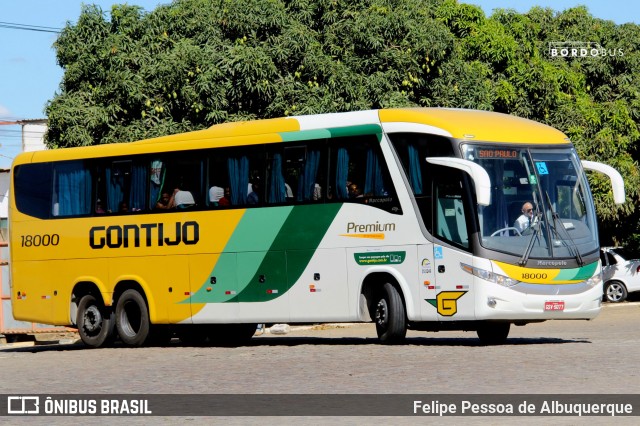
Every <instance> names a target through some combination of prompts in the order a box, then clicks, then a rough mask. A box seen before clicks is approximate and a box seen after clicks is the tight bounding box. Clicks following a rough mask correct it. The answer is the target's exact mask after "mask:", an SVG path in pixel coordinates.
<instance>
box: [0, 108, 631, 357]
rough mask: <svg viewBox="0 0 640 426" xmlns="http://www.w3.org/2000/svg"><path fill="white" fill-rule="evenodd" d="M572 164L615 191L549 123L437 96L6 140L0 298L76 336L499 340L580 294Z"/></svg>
mask: <svg viewBox="0 0 640 426" xmlns="http://www.w3.org/2000/svg"><path fill="white" fill-rule="evenodd" d="M584 169H592V170H596V171H599V172H603V173H605V174H607V175H608V176H610V177H611V181H612V189H613V195H614V199H615V201H616V202H617V203H622V202H623V201H624V187H623V183H622V178H621V177H620V175H619V174H618V173H617V172H616V171H615V170H613V169H612V168H611V167H609V166H606V165H603V164H599V163H594V162H585V161H582V162H581V161H580V160H579V158H578V155H577V153H576V151H575V149H574V147H573V146H572V144H571V142H570V141H569V140H568V139H567V137H566V136H565V135H564V134H563V133H562V132H560V131H558V130H556V129H553V128H551V127H549V126H546V125H543V124H540V123H536V122H533V121H529V120H525V119H521V118H517V117H514V116H510V115H505V114H499V113H494V112H486V111H473V110H462V109H440V108H415V109H388V110H370V111H358V112H347V113H335V114H321V115H309V116H297V117H287V118H277V119H268V120H257V121H250V122H237V123H225V124H220V125H215V126H213V127H211V128H208V129H206V130H200V131H194V132H190V133H185V134H176V135H171V136H165V137H159V138H155V139H149V140H144V141H139V142H132V143H123V144H109V145H99V146H92V147H82V148H70V149H59V150H49V151H40V152H29V153H23V154H21V155H19V156H18V157H17V158H16V159H15V161H14V164H13V167H12V188H11V194H12V197H11V201H10V238H11V240H10V241H11V242H10V249H11V283H12V287H11V296H12V307H13V313H14V316H15V318H16V319H18V320H25V321H33V322H38V323H44V324H53V325H66V326H71V327H77V328H78V331H79V334H80V336H81V338H82V340H83V341H84V343H85V344H87V345H88V346H92V347H98V346H102V345H105V344H108V343H110V342H112V341H114V339H117V338H119V339H120V341H122V342H123V343H124V344H125V345H130V346H140V345H143V344H145V343H147V344H148V343H150V342H162V341H166V339H168V338H170V337H172V336H173V335H177V336H178V337H180V338H181V339H183V340H184V341H187V342H195V341H204V340H205V339H209V341H210V342H211V343H212V344H229V343H232V344H240V343H242V342H243V341H246V340H248V339H249V338H250V337H251V336H252V335H253V333H254V331H255V329H256V324H262V323H266V324H269V323H291V324H293V323H321V322H369V321H373V322H375V325H376V329H377V332H378V336H379V338H380V340H381V341H382V342H385V343H397V342H401V341H402V340H403V339H404V337H405V334H406V331H407V329H414V330H425V331H439V330H471V331H477V334H478V336H479V338H480V339H481V341H482V342H484V343H487V344H496V343H502V342H504V341H505V340H506V339H507V336H508V333H509V329H510V325H511V324H516V325H524V324H527V323H529V322H539V321H544V320H550V319H591V318H594V317H595V316H596V315H597V314H598V312H599V310H600V304H601V299H602V282H601V265H600V260H599V242H598V232H597V225H596V216H595V210H594V204H593V200H592V196H591V192H590V189H589V185H588V182H587V178H586V175H585V173H584ZM523 206H525V207H528V208H523ZM529 206H530V207H529ZM521 210H527V211H528V212H525V213H528V215H529V218H530V220H529V224H528V225H527V226H526V229H523V228H522V226H521V223H520V222H519V221H520V219H521V218H520V217H519V216H520V215H521V214H522V212H521Z"/></svg>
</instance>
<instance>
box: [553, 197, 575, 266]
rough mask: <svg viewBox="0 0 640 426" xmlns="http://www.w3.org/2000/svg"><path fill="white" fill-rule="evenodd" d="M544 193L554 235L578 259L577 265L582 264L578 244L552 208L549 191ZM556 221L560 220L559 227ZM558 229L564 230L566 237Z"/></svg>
mask: <svg viewBox="0 0 640 426" xmlns="http://www.w3.org/2000/svg"><path fill="white" fill-rule="evenodd" d="M544 195H545V196H546V197H547V203H549V210H550V211H551V218H552V219H553V227H552V228H553V230H554V232H555V234H556V236H557V237H558V238H559V239H560V241H562V243H563V244H564V245H565V246H566V247H567V249H568V250H569V253H571V255H572V256H573V257H575V259H576V260H577V261H578V265H580V266H583V265H584V260H582V256H580V250H578V246H577V245H576V243H575V242H574V241H573V238H571V235H570V234H569V231H567V229H566V228H565V227H564V223H562V220H561V219H560V217H559V216H558V213H556V211H555V210H554V209H553V204H551V198H550V197H549V192H547V191H544ZM558 222H560V227H558ZM559 229H562V230H563V231H564V233H565V235H566V237H567V238H566V239H565V238H564V237H563V236H561V235H560V231H558V230H559ZM567 240H569V241H570V242H571V245H569V244H567ZM551 246H552V247H553V243H552V244H551Z"/></svg>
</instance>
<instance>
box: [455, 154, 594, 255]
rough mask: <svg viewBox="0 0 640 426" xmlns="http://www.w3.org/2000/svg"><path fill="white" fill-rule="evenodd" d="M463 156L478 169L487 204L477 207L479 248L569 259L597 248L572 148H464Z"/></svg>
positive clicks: (587, 194) (590, 204) (584, 187)
mask: <svg viewBox="0 0 640 426" xmlns="http://www.w3.org/2000/svg"><path fill="white" fill-rule="evenodd" d="M463 155H464V158H465V159H467V160H470V161H473V162H476V163H477V164H479V165H481V166H482V167H483V168H484V169H485V170H486V171H487V173H488V174H489V177H490V178H491V184H492V192H491V204H490V205H488V206H478V221H479V226H480V234H481V244H482V246H483V247H485V248H487V249H491V250H496V251H500V252H503V253H507V254H511V255H515V256H519V257H520V262H519V263H520V264H522V265H524V264H526V262H527V261H528V259H530V258H531V259H551V258H554V259H563V258H565V259H566V258H574V259H575V260H576V261H577V262H578V263H579V264H581V263H582V259H581V255H583V254H588V253H592V252H593V251H595V250H597V248H598V238H597V228H596V219H595V210H594V206H593V201H592V198H591V195H590V192H589V188H588V184H587V181H586V177H585V175H584V173H583V172H582V168H581V166H580V162H579V160H578V156H577V154H576V152H575V150H574V149H573V148H570V147H566V148H560V149H558V148H530V147H529V148H523V147H508V148H505V147H496V146H495V145H491V146H490V145H476V144H473V145H472V144H465V145H464V146H463Z"/></svg>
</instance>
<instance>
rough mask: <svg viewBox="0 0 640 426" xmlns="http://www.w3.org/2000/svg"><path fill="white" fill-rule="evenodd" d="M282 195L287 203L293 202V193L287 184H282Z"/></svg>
mask: <svg viewBox="0 0 640 426" xmlns="http://www.w3.org/2000/svg"><path fill="white" fill-rule="evenodd" d="M284 193H285V198H286V199H287V203H291V202H293V191H292V190H291V187H290V186H289V184H288V183H287V182H285V183H284Z"/></svg>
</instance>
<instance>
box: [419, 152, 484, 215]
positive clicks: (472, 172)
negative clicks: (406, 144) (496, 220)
mask: <svg viewBox="0 0 640 426" xmlns="http://www.w3.org/2000/svg"><path fill="white" fill-rule="evenodd" d="M426 160H427V163H431V164H437V165H439V166H444V167H451V168H454V169H458V170H462V171H463V172H465V173H467V174H468V175H469V176H471V179H472V180H473V184H474V186H475V189H476V199H477V200H478V204H480V205H481V206H488V205H489V204H491V179H490V178H489V174H487V171H486V170H485V169H484V168H483V167H482V166H480V165H478V164H476V163H474V162H473V161H469V160H463V159H462V158H453V157H427V158H426Z"/></svg>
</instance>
